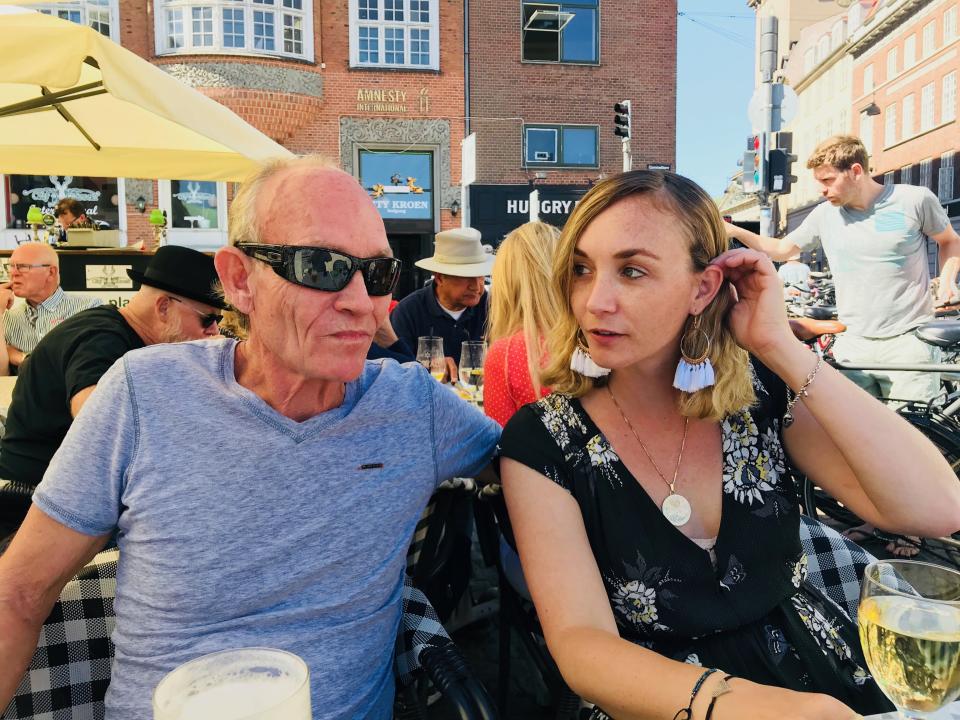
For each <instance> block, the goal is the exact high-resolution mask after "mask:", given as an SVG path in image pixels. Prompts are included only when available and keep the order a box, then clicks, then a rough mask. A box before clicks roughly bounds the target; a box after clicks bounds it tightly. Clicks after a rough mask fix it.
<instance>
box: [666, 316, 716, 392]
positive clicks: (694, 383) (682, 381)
mask: <svg viewBox="0 0 960 720" xmlns="http://www.w3.org/2000/svg"><path fill="white" fill-rule="evenodd" d="M700 321H701V317H700V315H694V318H693V323H692V324H691V325H690V327H689V328H688V329H687V331H686V332H685V333H683V337H681V338H680V362H679V363H677V372H676V374H675V375H674V376H673V386H674V387H675V388H677V390H683V391H684V392H688V393H693V392H696V391H697V390H703V389H704V388H707V387H710V386H711V385H713V384H714V382H716V377H715V376H714V372H713V363H711V362H710V345H711V340H710V336H709V335H707V332H706V330H704V329H703V328H701V327H700ZM697 333H700V334H701V335H703V339H704V340H705V341H706V342H705V347H704V349H703V353H702V354H701V355H699V356H694V355H692V354H688V353H687V350H686V349H685V347H684V345H685V344H689V345H693V346H694V347H696V344H695V343H696V338H697Z"/></svg>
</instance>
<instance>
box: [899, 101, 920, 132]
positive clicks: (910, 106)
mask: <svg viewBox="0 0 960 720" xmlns="http://www.w3.org/2000/svg"><path fill="white" fill-rule="evenodd" d="M902 103H903V115H902V118H901V121H900V133H901V135H903V138H904V140H905V139H907V138H908V137H911V136H913V135H915V134H916V132H917V126H916V116H915V113H914V110H915V109H916V106H917V98H916V96H915V95H914V94H913V93H909V94H908V95H904V96H903V101H902Z"/></svg>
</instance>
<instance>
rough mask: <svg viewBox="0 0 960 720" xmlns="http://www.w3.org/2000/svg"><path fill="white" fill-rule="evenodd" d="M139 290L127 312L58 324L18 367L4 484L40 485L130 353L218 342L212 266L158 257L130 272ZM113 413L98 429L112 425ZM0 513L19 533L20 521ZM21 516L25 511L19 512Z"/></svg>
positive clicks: (169, 254) (2, 453)
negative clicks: (103, 383)
mask: <svg viewBox="0 0 960 720" xmlns="http://www.w3.org/2000/svg"><path fill="white" fill-rule="evenodd" d="M127 272H128V274H129V275H130V277H131V278H132V279H134V280H135V281H136V282H139V283H141V287H140V289H139V290H138V291H137V292H136V293H135V294H134V296H133V297H132V298H131V299H130V302H129V303H128V304H127V305H125V306H124V307H122V308H116V307H114V306H113V305H103V306H100V307H95V308H91V309H89V310H84V311H82V312H79V313H77V314H75V315H73V316H72V317H70V318H68V319H66V320H64V321H63V322H62V323H60V324H58V325H56V326H55V327H54V328H53V329H52V330H51V331H50V332H49V333H47V334H46V335H45V336H44V337H43V339H42V340H40V342H39V343H38V344H37V346H36V348H35V349H34V350H33V352H32V353H31V354H30V355H29V356H28V358H27V360H26V362H24V364H23V365H22V366H21V368H20V373H19V377H18V378H17V384H16V386H15V387H14V391H13V399H12V400H11V403H10V408H9V410H8V412H7V420H6V432H5V433H4V436H3V439H2V440H0V480H3V481H13V482H17V483H21V484H23V485H27V486H36V485H37V484H38V483H39V482H40V480H41V478H42V477H43V474H44V472H45V471H46V469H47V465H48V464H49V463H50V459H51V458H52V457H53V455H54V453H55V452H56V451H57V449H58V448H59V447H60V444H61V443H62V441H63V438H64V436H65V435H66V433H67V430H68V429H69V428H70V426H71V424H72V422H73V419H74V418H75V417H76V416H77V414H78V413H79V412H80V409H81V408H82V407H83V406H84V404H85V403H86V401H87V400H88V399H89V397H90V396H91V394H92V393H93V391H94V389H95V388H96V386H97V384H98V383H99V381H100V378H101V376H102V375H103V374H104V373H105V372H106V371H107V370H108V369H109V368H110V366H111V365H113V363H114V362H115V361H116V360H117V359H118V358H120V357H121V356H123V355H124V353H126V352H127V351H129V350H133V349H135V348H141V347H143V346H145V345H153V344H155V343H172V342H180V341H183V340H199V339H204V338H211V337H215V336H216V335H217V319H218V318H219V317H220V314H219V312H218V309H219V308H222V307H224V302H223V299H222V298H221V297H220V296H219V295H218V294H217V292H216V289H215V287H214V286H215V283H216V281H217V275H216V271H215V270H214V267H213V259H212V258H211V257H209V256H207V255H204V254H203V253H200V252H197V251H196V250H191V249H190V248H183V247H176V246H168V247H163V248H161V249H160V250H158V251H157V253H156V255H154V257H153V258H152V259H151V261H150V264H149V265H148V266H147V269H146V271H145V272H144V273H140V272H138V271H135V270H128V271H127ZM112 416H113V413H112V412H109V411H107V412H105V413H103V414H102V416H101V417H100V418H98V421H99V422H104V421H108V422H107V424H108V425H112V421H109V419H110V418H112ZM3 509H4V508H0V540H2V539H3V538H4V537H5V536H6V535H7V534H9V530H8V531H7V532H4V528H3V527H2V526H3V524H4V520H5V521H6V523H7V524H8V525H13V526H14V527H15V526H16V524H17V523H18V521H19V520H20V519H22V515H21V517H19V518H18V517H11V516H10V515H9V514H6V513H3V512H2V511H3ZM21 512H22V511H21Z"/></svg>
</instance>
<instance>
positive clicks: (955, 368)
mask: <svg viewBox="0 0 960 720" xmlns="http://www.w3.org/2000/svg"><path fill="white" fill-rule="evenodd" d="M825 359H827V358H825ZM827 361H828V362H829V363H830V364H831V365H833V367H835V368H837V370H891V371H899V372H945V373H960V365H953V364H949V363H936V364H927V365H903V364H899V363H895V364H888V365H884V364H881V363H871V364H861V365H854V364H848V363H844V362H840V361H839V360H829V359H827Z"/></svg>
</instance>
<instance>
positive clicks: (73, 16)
mask: <svg viewBox="0 0 960 720" xmlns="http://www.w3.org/2000/svg"><path fill="white" fill-rule="evenodd" d="M30 9H32V10H36V11H37V12H41V13H43V14H44V15H53V16H54V17H58V18H61V19H62V20H70V21H71V22H75V23H78V24H80V25H89V26H90V27H92V28H93V29H94V30H96V31H97V32H98V33H100V34H101V35H106V36H107V37H108V38H110V39H111V40H113V41H114V42H120V34H119V28H118V23H117V16H118V14H119V10H118V7H117V3H116V2H115V0H75V1H74V2H70V3H57V4H52V3H48V4H44V5H31V6H30Z"/></svg>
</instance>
